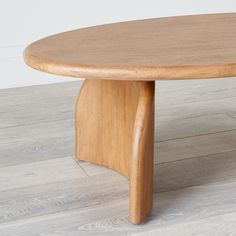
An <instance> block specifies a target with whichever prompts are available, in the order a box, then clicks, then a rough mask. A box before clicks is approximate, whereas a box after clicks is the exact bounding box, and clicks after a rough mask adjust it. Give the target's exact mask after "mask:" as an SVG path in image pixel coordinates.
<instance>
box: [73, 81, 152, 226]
mask: <svg viewBox="0 0 236 236" xmlns="http://www.w3.org/2000/svg"><path fill="white" fill-rule="evenodd" d="M154 88H155V84H154V82H127V81H103V80H86V81H85V82H84V84H83V86H82V88H81V91H80V94H79V96H78V100H77V105H76V106H77V111H76V156H77V158H78V159H79V160H85V161H90V162H92V163H97V164H101V165H104V166H107V167H109V168H111V169H114V170H116V171H118V172H120V173H122V174H123V175H125V176H127V177H129V180H130V220H131V221H132V222H133V223H140V222H142V221H143V220H144V218H145V216H146V215H147V214H148V213H149V211H150V209H151V205H152V182H153V180H152V179H153V143H154Z"/></svg>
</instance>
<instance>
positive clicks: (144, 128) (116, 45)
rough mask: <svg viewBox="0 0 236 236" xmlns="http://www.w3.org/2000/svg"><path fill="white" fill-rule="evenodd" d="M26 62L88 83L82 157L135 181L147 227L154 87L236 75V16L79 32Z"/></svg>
mask: <svg viewBox="0 0 236 236" xmlns="http://www.w3.org/2000/svg"><path fill="white" fill-rule="evenodd" d="M24 58H25V61H26V63H27V64H28V65H29V66H31V67H33V68H35V69H37V70H41V71H45V72H49V73H54V74H59V75H65V76H73V77H80V78H81V77H83V78H86V80H85V81H84V84H83V86H82V88H81V91H80V94H79V96H78V100H77V105H76V156H77V158H78V159H79V160H85V161H89V162H92V163H97V164H101V165H104V166H106V167H109V168H111V169H114V170H116V171H118V172H120V173H121V174H123V175H125V176H127V177H128V178H129V182H130V194H129V219H130V221H131V222H132V223H135V224H139V223H141V222H143V221H144V219H145V217H146V216H147V215H148V213H149V212H150V209H151V207H152V192H153V143H154V87H155V83H154V81H155V80H175V79H200V78H216V77H229V76H236V14H235V13H228V14H209V15H196V16H181V17H169V18H159V19H148V20H138V21H130V22H124V23H116V24H108V25H102V26H97V27H90V28H84V29H78V30H73V31H70V32H65V33H61V34H57V35H53V36H50V37H47V38H45V39H41V40H39V41H37V42H35V43H32V44H31V45H29V46H28V47H27V48H26V50H25V53H24ZM107 181H109V180H107ZM101 187H102V186H101Z"/></svg>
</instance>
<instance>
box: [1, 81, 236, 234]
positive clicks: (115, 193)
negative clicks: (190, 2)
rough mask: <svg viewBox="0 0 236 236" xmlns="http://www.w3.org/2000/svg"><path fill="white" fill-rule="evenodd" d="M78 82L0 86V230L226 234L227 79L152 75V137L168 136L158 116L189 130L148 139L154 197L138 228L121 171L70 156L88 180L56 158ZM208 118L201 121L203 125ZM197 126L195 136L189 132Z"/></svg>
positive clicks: (230, 188) (229, 220) (68, 146)
mask: <svg viewBox="0 0 236 236" xmlns="http://www.w3.org/2000/svg"><path fill="white" fill-rule="evenodd" d="M79 85H80V81H78V82H69V83H62V84H54V85H43V86H33V87H27V88H18V89H7V90H1V91H0V121H1V124H0V125H1V130H0V182H1V184H0V235H1V236H10V235H16V236H21V235H22V236H25V235H27V236H33V235H35V232H37V234H41V235H55V236H56V235H57V236H58V235H66V236H74V235H86V236H89V235H132V234H134V233H139V232H140V233H143V235H148V233H149V232H150V234H153V235H156V234H158V233H159V234H163V235H165V234H166V235H171V234H173V235H176V234H177V233H179V234H180V235H190V234H191V235H192V234H198V233H199V232H200V233H201V232H203V235H211V236H213V235H214V236H218V235H219V234H220V235H226V234H229V235H230V233H231V234H232V235H233V232H232V229H234V218H235V216H234V213H235V211H236V206H235V197H236V196H235V189H236V186H235V180H236V172H235V168H236V158H235V155H236V153H235V138H234V137H235V136H236V133H235V131H229V130H228V129H229V128H230V127H232V129H233V128H234V123H233V120H231V119H229V118H227V116H225V113H228V114H234V113H235V107H236V106H235V104H236V99H235V96H236V95H235V85H236V80H234V79H222V80H202V81H201V80H198V81H194V80H192V81H185V82H184V81H160V82H158V86H157V91H158V94H157V104H156V107H157V112H158V117H157V118H158V119H157V120H156V121H157V123H156V124H157V125H159V127H160V129H159V132H161V134H160V133H159V134H158V136H160V135H161V136H162V137H169V135H170V130H168V129H167V124H166V123H167V122H171V121H172V122H175V121H176V122H180V123H178V125H181V124H182V122H184V120H185V119H186V118H187V120H186V124H187V126H188V124H189V123H191V122H193V127H192V128H191V134H190V135H191V136H195V137H186V138H183V135H184V134H186V130H185V127H183V126H181V127H182V128H176V129H175V131H174V132H175V135H176V137H175V138H176V139H175V142H174V146H175V148H174V147H173V148H171V147H172V145H173V143H172V141H170V140H168V141H162V142H161V143H162V145H164V144H166V146H165V145H164V146H165V148H164V146H162V147H160V146H158V144H159V143H156V146H155V153H156V154H158V163H159V164H157V165H155V173H154V177H155V178H154V193H158V194H154V208H153V210H152V213H151V216H150V218H149V219H148V221H147V222H146V223H145V224H143V225H142V226H141V227H140V226H135V225H131V224H129V223H128V220H127V207H128V189H129V186H128V182H127V179H126V178H124V177H123V176H120V175H119V174H117V173H115V172H114V171H111V170H109V169H107V168H105V167H101V166H97V165H93V164H90V163H85V162H82V161H78V162H77V163H78V164H79V165H80V166H81V168H82V169H83V171H86V173H87V175H89V177H87V176H84V175H83V174H82V175H80V170H79V169H78V166H76V165H74V163H73V161H71V160H69V159H70V157H66V156H67V155H70V154H71V155H72V154H73V153H74V149H73V147H74V144H73V125H71V126H69V125H68V123H72V122H73V110H74V107H73V106H74V100H75V98H76V93H77V90H78V87H79ZM170 93H171V96H169V95H168V94H170ZM35 95H36V96H35ZM42 97H44V98H45V100H44V99H42ZM29 98H32V99H29ZM203 98H204V99H203ZM18 108H19V109H18ZM26 110H27V112H25V111H26ZM208 115H209V116H211V121H212V122H211V124H209V122H206V123H204V122H203V120H204V118H205V116H208ZM7 117H9V119H7ZM191 117H192V118H191ZM60 118H61V119H60ZM221 118H222V119H225V121H226V122H227V123H226V124H223V123H222V122H221V120H220V119H221ZM59 119H60V122H59V123H57V122H58V120H59ZM209 119H210V118H209ZM198 120H199V121H198ZM159 121H160V122H159ZM206 121H208V118H206ZM235 121H236V119H235ZM53 124H55V125H53ZM200 126H203V127H205V131H206V132H205V131H204V129H203V127H202V128H201V127H200ZM197 127H199V130H200V131H204V132H203V135H201V136H196V135H199V130H198V129H197ZM31 130H32V131H31ZM33 130H35V131H33ZM65 130H67V131H68V132H67V131H66V132H65ZM224 130H225V131H224ZM208 132H209V133H210V135H208V134H206V133H208ZM214 132H218V133H214ZM24 133H25V134H27V135H24ZM36 134H37V135H39V137H37V135H36ZM49 134H50V135H49ZM156 134H157V133H156ZM178 137H179V138H178ZM201 139H203V142H201V141H200V140H201ZM41 147H42V148H41ZM65 153H66V155H65ZM207 154H210V155H207ZM199 155H201V156H199ZM61 158H62V160H60V159H61ZM67 158H69V159H67ZM183 158H187V159H185V160H182V159H183ZM49 159H50V160H54V161H52V162H51V161H47V160H49ZM40 160H41V161H42V162H41V161H40ZM39 161H40V162H39ZM27 163H28V164H27ZM22 164H23V165H22ZM3 166H5V167H6V166H8V168H7V169H5V167H4V168H2V167H3ZM11 167H12V168H11ZM78 170H79V171H78ZM62 172H63V173H64V174H63V175H61V173H62ZM78 172H79V173H78ZM11 173H14V175H13V176H11ZM55 173H56V176H57V178H55V177H54V175H55ZM1 180H2V181H1ZM108 180H109V181H108ZM173 190H175V191H173ZM104 199H106V201H105V200H104ZM155 231H156V232H155ZM218 233H219V234H218Z"/></svg>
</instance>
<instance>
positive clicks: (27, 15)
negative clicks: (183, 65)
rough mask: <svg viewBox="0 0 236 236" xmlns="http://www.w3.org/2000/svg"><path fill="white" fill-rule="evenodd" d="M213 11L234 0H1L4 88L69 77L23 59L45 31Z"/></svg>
mask: <svg viewBox="0 0 236 236" xmlns="http://www.w3.org/2000/svg"><path fill="white" fill-rule="evenodd" d="M214 12H236V0H37V1H36V0H19V1H17V0H0V88H10V87H21V86H28V85H34V84H46V83H55V82H64V81H68V78H64V77H60V76H55V75H49V74H45V73H41V72H37V71H35V70H32V69H30V68H28V67H26V66H25V65H24V62H23V59H22V51H23V49H24V47H25V46H26V45H27V44H28V43H30V42H32V41H34V40H37V39H39V38H42V37H45V36H47V35H50V34H54V33H58V32H61V31H67V30H70V29H74V28H81V27H86V26H92V25H99V24H104V23H110V22H117V21H125V20H133V19H141V18H150V17H161V16H172V15H188V14H199V13H214ZM71 80H72V79H71Z"/></svg>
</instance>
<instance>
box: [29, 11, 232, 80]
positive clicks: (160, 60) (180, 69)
mask: <svg viewBox="0 0 236 236" xmlns="http://www.w3.org/2000/svg"><path fill="white" fill-rule="evenodd" d="M235 40H236V14H235V13H229V14H207V15H195V16H180V17H168V18H157V19H148V20H138V21H130V22H123V23H116V24H108V25H103V26H96V27H90V28H84V29H79V30H74V31H70V32H66V33H61V34H58V35H54V36H50V37H48V38H45V39H42V40H40V41H37V42H35V43H33V44H31V45H30V46H29V47H28V48H27V49H26V51H25V61H26V63H27V64H28V65H30V66H31V67H34V68H36V69H38V70H42V71H46V72H50V73H55V74H60V75H68V76H74V77H83V78H100V79H104V78H106V79H110V78H112V79H116V80H160V79H198V78H212V77H226V76H235V75H236V44H235Z"/></svg>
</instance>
